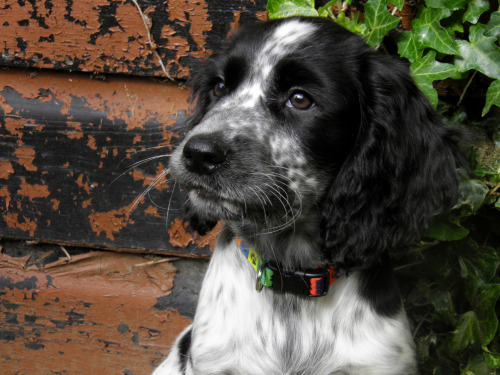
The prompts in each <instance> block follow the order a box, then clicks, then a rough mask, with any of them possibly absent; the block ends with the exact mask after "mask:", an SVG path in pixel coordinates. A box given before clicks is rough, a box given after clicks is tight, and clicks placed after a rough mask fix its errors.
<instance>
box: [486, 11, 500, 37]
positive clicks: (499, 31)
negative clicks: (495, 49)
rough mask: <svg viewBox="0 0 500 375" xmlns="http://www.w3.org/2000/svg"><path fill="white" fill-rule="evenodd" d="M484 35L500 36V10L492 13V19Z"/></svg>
mask: <svg viewBox="0 0 500 375" xmlns="http://www.w3.org/2000/svg"><path fill="white" fill-rule="evenodd" d="M484 35H486V36H494V37H496V38H499V37H500V11H497V12H493V13H491V16H490V21H489V22H488V24H487V25H486V30H485V32H484Z"/></svg>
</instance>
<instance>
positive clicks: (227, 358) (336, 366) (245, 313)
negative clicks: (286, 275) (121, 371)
mask: <svg viewBox="0 0 500 375" xmlns="http://www.w3.org/2000/svg"><path fill="white" fill-rule="evenodd" d="M358 289H359V288H358V277H357V274H356V273H353V274H352V275H350V276H348V277H342V278H340V279H338V280H336V281H335V282H334V284H332V287H331V290H330V292H329V293H328V295H327V296H325V297H321V298H301V299H300V302H299V305H298V310H297V311H296V312H295V313H293V312H291V313H290V315H289V316H288V317H287V316H282V317H281V318H279V316H278V315H277V312H276V310H275V307H274V304H273V293H275V292H273V291H271V290H267V289H264V290H262V291H261V292H257V291H256V290H255V271H254V270H253V268H252V267H251V266H250V264H249V263H247V260H246V259H245V258H244V257H243V255H242V254H241V251H240V250H239V248H238V246H237V244H236V242H235V241H231V242H230V243H229V244H228V245H226V246H221V244H220V243H218V244H217V247H216V250H215V252H214V254H213V257H212V260H211V262H210V266H209V268H208V271H207V274H206V276H205V280H204V282H203V287H202V290H201V293H200V299H199V303H198V308H197V313H196V317H195V319H194V321H193V324H192V326H190V327H188V329H192V332H193V341H192V343H191V349H190V354H189V355H190V357H191V359H192V360H190V361H188V364H187V369H186V375H191V374H193V375H194V374H197V375H198V374H200V375H201V374H202V375H215V374H231V375H262V374H266V375H278V374H279V375H292V374H302V375H332V374H359V375H364V374H367V375H368V374H373V375H375V374H380V375H389V374H403V371H405V370H407V369H408V367H411V364H412V363H413V362H414V354H413V353H414V344H413V341H412V338H411V336H410V334H409V332H410V331H409V328H408V322H407V319H406V316H405V313H404V311H403V310H401V313H400V314H399V315H397V316H396V317H395V318H385V317H381V316H380V315H379V314H377V313H376V312H374V311H372V309H371V308H370V306H369V305H368V304H367V303H366V302H364V301H363V299H362V298H360V296H359V291H358ZM355 316H357V318H355ZM291 325H293V326H294V327H296V328H297V329H298V330H291V329H290V327H291ZM259 326H260V327H262V329H258V328H257V327H259ZM294 332H295V333H297V332H299V335H297V336H291V334H293V333H294ZM181 337H182V335H181ZM287 345H289V347H290V350H291V351H292V352H293V356H292V357H287V353H286V351H285V350H284V349H283V348H285V347H287ZM324 349H326V350H324ZM323 350H324V351H323ZM181 374H182V373H181V372H180V371H179V362H178V352H177V345H174V347H173V350H172V353H171V354H170V356H169V357H168V358H167V359H166V360H165V362H164V363H163V364H162V365H161V366H160V367H159V368H158V369H157V370H156V371H155V372H154V375H181ZM405 375H409V374H405Z"/></svg>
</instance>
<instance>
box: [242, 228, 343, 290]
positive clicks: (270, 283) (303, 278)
mask: <svg viewBox="0 0 500 375" xmlns="http://www.w3.org/2000/svg"><path fill="white" fill-rule="evenodd" d="M236 243H237V244H238V246H239V248H240V250H241V252H242V253H243V255H244V256H245V258H246V260H247V261H248V263H250V265H251V266H252V267H253V269H254V270H255V272H256V274H257V277H256V282H255V288H256V289H257V291H259V292H260V291H261V290H262V288H263V287H267V288H270V289H273V290H276V291H279V292H290V293H294V294H298V295H302V296H309V297H321V296H324V295H326V294H327V293H328V289H329V287H330V285H331V284H332V283H333V282H334V281H335V270H334V268H333V266H330V267H316V268H312V269H306V270H284V269H283V268H282V267H279V266H278V264H277V263H275V262H269V261H267V262H266V261H263V260H262V259H261V258H260V256H259V254H258V253H257V252H256V251H255V249H253V248H251V247H250V246H248V245H247V244H245V243H243V242H242V241H241V240H240V239H239V238H238V237H236Z"/></svg>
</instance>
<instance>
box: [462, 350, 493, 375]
mask: <svg viewBox="0 0 500 375" xmlns="http://www.w3.org/2000/svg"><path fill="white" fill-rule="evenodd" d="M460 375H491V371H490V369H488V365H487V364H486V362H485V361H484V358H483V357H482V356H480V355H476V356H474V357H473V358H470V359H469V362H468V363H467V366H466V367H465V369H464V370H463V371H462V372H461V373H460Z"/></svg>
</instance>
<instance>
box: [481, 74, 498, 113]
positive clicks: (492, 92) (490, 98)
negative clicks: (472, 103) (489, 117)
mask: <svg viewBox="0 0 500 375" xmlns="http://www.w3.org/2000/svg"><path fill="white" fill-rule="evenodd" d="M492 105H496V106H497V107H500V80H498V79H497V80H496V81H493V82H491V85H490V86H489V87H488V91H486V104H485V105H484V108H483V113H482V115H483V116H484V115H486V114H487V113H488V112H489V111H490V109H491V106H492Z"/></svg>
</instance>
